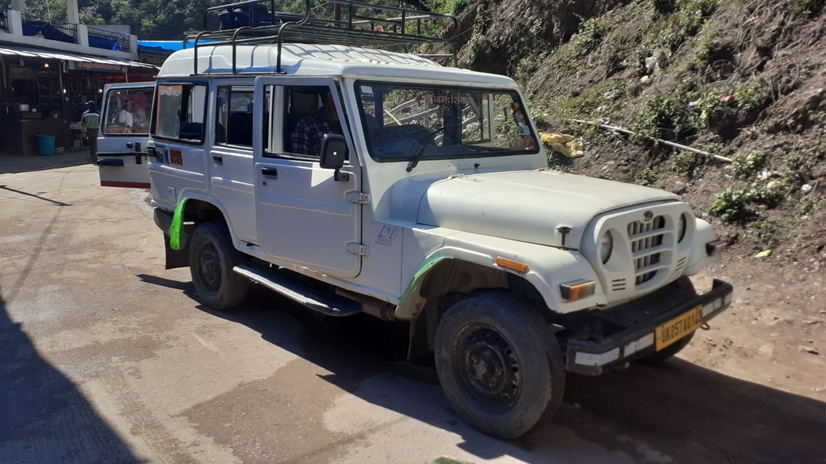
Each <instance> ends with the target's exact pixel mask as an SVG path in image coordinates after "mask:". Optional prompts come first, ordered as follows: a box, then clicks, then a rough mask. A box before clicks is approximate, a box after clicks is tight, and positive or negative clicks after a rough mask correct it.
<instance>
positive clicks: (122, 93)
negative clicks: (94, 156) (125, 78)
mask: <svg viewBox="0 0 826 464" xmlns="http://www.w3.org/2000/svg"><path fill="white" fill-rule="evenodd" d="M107 96H108V101H107V102H106V114H105V115H103V133H104V134H106V135H112V134H148V133H149V116H150V115H151V105H152V89H123V90H117V91H112V92H109V93H108V94H107Z"/></svg>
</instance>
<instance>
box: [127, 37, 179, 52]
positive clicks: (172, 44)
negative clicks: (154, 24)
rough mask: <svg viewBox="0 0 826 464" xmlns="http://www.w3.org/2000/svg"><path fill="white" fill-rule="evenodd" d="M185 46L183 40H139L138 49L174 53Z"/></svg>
mask: <svg viewBox="0 0 826 464" xmlns="http://www.w3.org/2000/svg"><path fill="white" fill-rule="evenodd" d="M183 48H184V41H183V40H138V50H140V49H144V50H147V51H157V52H161V53H170V54H171V53H172V52H176V51H178V50H181V49H183Z"/></svg>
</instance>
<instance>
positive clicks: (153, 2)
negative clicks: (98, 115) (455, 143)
mask: <svg viewBox="0 0 826 464" xmlns="http://www.w3.org/2000/svg"><path fill="white" fill-rule="evenodd" d="M368 2H369V3H377V4H384V5H390V4H393V5H394V6H406V7H408V8H409V7H411V6H413V7H414V8H420V7H422V6H424V5H423V4H422V3H421V2H420V1H419V0H401V1H400V0H396V1H393V0H385V1H369V0H368ZM226 3H231V2H230V1H221V0H78V9H79V14H80V22H81V23H82V24H87V25H95V24H126V25H129V26H130V28H131V31H132V34H135V35H137V36H138V38H140V39H144V40H181V39H183V38H184V37H185V36H186V35H187V33H190V32H195V31H200V30H202V29H203V15H204V10H205V9H207V8H208V7H211V6H215V5H221V4H226ZM323 3H324V2H319V1H317V0H313V1H312V4H313V5H314V8H318V7H319V6H321V4H323ZM10 4H11V0H0V6H2V8H3V9H8V8H9V5H10ZM304 5H305V4H304V2H303V1H301V0H286V1H277V2H276V8H277V9H278V10H279V11H288V12H295V13H303V12H304ZM26 9H27V12H28V13H30V14H32V15H34V16H38V17H42V18H48V19H51V20H54V21H65V20H66V2H65V0H27V1H26Z"/></svg>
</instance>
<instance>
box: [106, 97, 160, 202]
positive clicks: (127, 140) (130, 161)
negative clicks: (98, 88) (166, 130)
mask: <svg viewBox="0 0 826 464" xmlns="http://www.w3.org/2000/svg"><path fill="white" fill-rule="evenodd" d="M154 91H155V86H154V83H152V82H139V83H134V84H109V85H107V86H106V87H105V88H104V91H103V108H102V109H101V113H100V129H99V132H98V161H97V165H98V170H99V172H100V185H101V186H104V187H127V188H149V160H148V159H147V157H146V144H147V142H148V141H149V122H150V121H149V120H150V117H151V113H152V95H153V94H154Z"/></svg>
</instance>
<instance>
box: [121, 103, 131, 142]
mask: <svg viewBox="0 0 826 464" xmlns="http://www.w3.org/2000/svg"><path fill="white" fill-rule="evenodd" d="M118 122H119V123H120V124H123V132H124V133H127V134H131V133H132V125H133V119H132V102H131V101H130V102H127V103H126V106H125V107H124V108H123V109H122V110H121V111H120V116H119V117H118Z"/></svg>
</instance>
